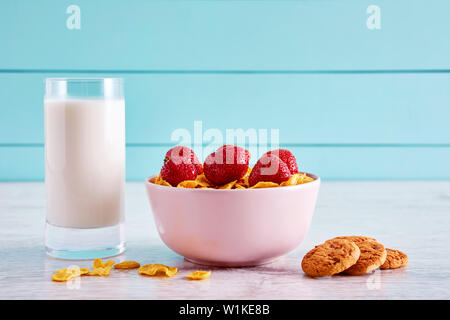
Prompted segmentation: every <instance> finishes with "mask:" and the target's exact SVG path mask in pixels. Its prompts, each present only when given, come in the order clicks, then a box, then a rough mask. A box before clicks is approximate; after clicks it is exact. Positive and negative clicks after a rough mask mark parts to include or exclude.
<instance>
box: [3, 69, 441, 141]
mask: <svg viewBox="0 0 450 320" xmlns="http://www.w3.org/2000/svg"><path fill="white" fill-rule="evenodd" d="M100 75H101V74H100ZM46 76H58V74H57V75H51V74H50V75H49V74H0V88H1V91H0V99H1V101H2V105H1V107H0V108H1V117H0V143H6V144H8V143H41V144H42V143H43V142H44V136H43V132H44V128H43V127H44V123H43V95H44V78H45V77H46ZM60 76H70V74H60ZM72 76H73V75H72ZM75 76H80V75H75ZM114 76H123V77H124V80H125V81H124V84H125V98H126V130H127V137H126V138H127V142H128V143H144V144H148V143H150V144H159V143H170V142H171V134H172V133H173V131H174V130H176V129H180V128H184V129H187V130H189V131H190V132H191V134H192V133H193V127H194V121H195V120H201V121H202V125H203V133H205V131H206V130H208V129H212V128H216V129H219V130H221V132H222V133H223V134H225V130H226V129H237V128H242V129H244V130H247V129H251V128H254V129H280V132H279V134H280V142H281V143H290V144H334V143H337V144H342V143H344V144H346V143H353V144H354V143H357V144H446V143H450V130H448V119H449V118H450V90H449V88H450V73H449V74H376V75H373V74H370V75H369V74H346V75H342V74H340V75H327V74H314V75H312V74H306V75H305V74H300V75H299V74H283V75H274V74H266V75H253V74H247V75H234V74H219V75H215V74H201V75H199V74H197V75H191V74H181V75H180V74H152V75H148V74H141V75H135V74H131V75H130V74H117V75H114Z"/></svg>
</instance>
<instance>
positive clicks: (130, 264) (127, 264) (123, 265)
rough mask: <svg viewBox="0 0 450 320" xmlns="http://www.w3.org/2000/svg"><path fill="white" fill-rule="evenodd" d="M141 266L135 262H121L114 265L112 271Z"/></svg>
mask: <svg viewBox="0 0 450 320" xmlns="http://www.w3.org/2000/svg"><path fill="white" fill-rule="evenodd" d="M140 266H141V265H140V264H139V262H136V261H122V262H120V263H118V264H115V265H114V269H136V268H139V267H140Z"/></svg>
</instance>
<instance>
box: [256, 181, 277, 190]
mask: <svg viewBox="0 0 450 320" xmlns="http://www.w3.org/2000/svg"><path fill="white" fill-rule="evenodd" d="M279 186H280V185H279V184H278V183H275V182H270V181H260V182H258V183H256V184H255V185H254V186H253V187H250V188H249V189H259V188H274V187H279Z"/></svg>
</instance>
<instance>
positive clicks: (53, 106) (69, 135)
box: [44, 78, 125, 259]
mask: <svg viewBox="0 0 450 320" xmlns="http://www.w3.org/2000/svg"><path fill="white" fill-rule="evenodd" d="M44 110H45V185H46V191H47V213H46V228H45V245H46V250H47V254H49V255H50V256H53V257H57V258H62V259H92V258H102V257H108V256H113V255H117V254H120V253H121V252H123V251H124V250H125V236H124V226H123V223H124V186H125V100H124V97H123V86H122V79H118V78H51V79H46V93H45V98H44Z"/></svg>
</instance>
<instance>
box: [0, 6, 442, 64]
mask: <svg viewBox="0 0 450 320" xmlns="http://www.w3.org/2000/svg"><path fill="white" fill-rule="evenodd" d="M72 4H77V5H78V6H79V7H80V10H81V16H80V18H81V20H80V21H81V23H80V27H81V28H80V29H79V30H76V29H72V30H69V29H68V28H67V26H66V20H67V19H68V18H69V16H70V14H67V13H66V9H67V8H68V7H69V5H72ZM371 5H377V6H378V7H379V8H380V12H381V20H380V21H381V25H380V26H381V29H378V30H377V29H375V30H369V29H368V28H367V25H366V22H367V19H368V18H369V16H370V14H367V11H366V10H367V8H368V7H369V6H371ZM449 12H450V2H449V1H448V0H434V1H426V0H415V1H411V0H396V1H392V0H376V1H373V0H336V1H329V0H314V1H313V0H298V1H280V0H273V1H149V0H129V1H125V0H96V1H88V0H78V1H75V2H73V1H60V0H46V1H35V0H21V1H17V0H3V1H1V3H0V39H1V47H2V48H1V50H0V69H76V70H85V69H95V70H99V69H100V70H117V69H119V70H125V69H126V70H138V71H139V70H287V71H289V70H361V69H369V70H379V69H395V70H404V69H450V60H449V59H448V57H449V56H450V42H449V41H448V34H449V31H450V19H448V14H449Z"/></svg>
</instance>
